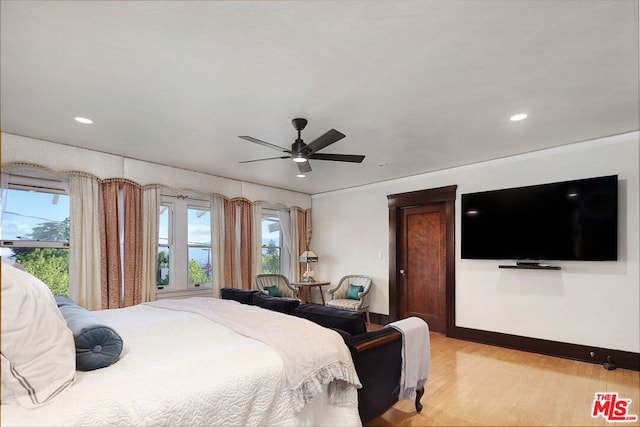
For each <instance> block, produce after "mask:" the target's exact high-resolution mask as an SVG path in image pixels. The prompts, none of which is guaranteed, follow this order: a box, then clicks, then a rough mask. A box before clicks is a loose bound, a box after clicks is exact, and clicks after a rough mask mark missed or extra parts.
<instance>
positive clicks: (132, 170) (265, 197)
mask: <svg viewBox="0 0 640 427" xmlns="http://www.w3.org/2000/svg"><path fill="white" fill-rule="evenodd" d="M1 136H2V163H3V164H6V163H12V162H28V163H34V164H37V165H40V166H45V167H47V168H49V169H52V170H54V171H56V172H66V171H80V172H86V173H90V174H92V175H94V176H97V177H98V178H101V179H107V178H126V179H129V180H131V181H133V182H135V183H137V184H140V185H147V184H160V185H164V186H167V187H170V188H173V189H176V190H190V191H196V192H200V193H204V194H210V193H217V194H222V195H223V196H226V197H229V198H233V197H244V198H246V199H248V200H250V201H258V200H261V201H265V202H268V203H270V204H274V205H276V204H282V205H285V206H298V207H300V208H303V209H309V208H310V207H311V197H310V196H309V195H308V194H303V193H298V192H295V191H289V190H283V189H279V188H274V187H268V186H264V185H258V184H252V183H247V182H243V181H237V180H234V179H229V178H223V177H219V176H215V175H208V174H204V173H199V172H193V171H188V170H185V169H180V168H174V167H171V166H165V165H159V164H155V163H150V162H145V161H142V160H136V159H130V158H127V157H121V156H116V155H113V154H106V153H101V152H98V151H93V150H87V149H84V148H77V147H72V146H69V145H64V144H57V143H53V142H48V141H42V140H39V139H33V138H27V137H23V136H18V135H13V134H9V133H2V134H1Z"/></svg>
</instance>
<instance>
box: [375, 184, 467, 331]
mask: <svg viewBox="0 0 640 427" xmlns="http://www.w3.org/2000/svg"><path fill="white" fill-rule="evenodd" d="M457 188H458V186H457V185H449V186H446V187H439V188H433V189H429V190H418V191H411V192H407V193H398V194H390V195H388V196H387V200H388V205H389V320H390V321H392V322H393V321H396V320H399V319H398V316H399V313H400V304H401V298H400V297H401V293H400V288H399V286H400V285H399V283H400V281H401V279H400V273H399V270H398V263H399V262H400V249H401V248H400V245H399V240H400V235H401V233H402V212H401V211H402V209H405V208H409V207H419V206H424V205H429V204H434V203H444V206H445V218H446V219H445V221H446V228H447V230H446V243H445V248H446V249H445V254H446V257H447V261H446V267H445V268H446V275H447V278H446V285H445V292H446V311H447V313H446V322H445V324H446V326H445V328H446V335H447V336H448V337H455V332H456V313H455V308H456V304H455V302H456V295H455V292H456V276H455V274H456V271H455V270H456V263H455V255H456V253H455V243H456V242H455V201H456V189H457Z"/></svg>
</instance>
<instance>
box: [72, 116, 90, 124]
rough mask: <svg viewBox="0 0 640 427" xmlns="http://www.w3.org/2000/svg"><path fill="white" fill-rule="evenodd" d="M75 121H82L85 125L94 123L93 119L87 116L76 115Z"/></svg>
mask: <svg viewBox="0 0 640 427" xmlns="http://www.w3.org/2000/svg"><path fill="white" fill-rule="evenodd" d="M75 121H76V122H78V123H82V124H83V125H90V124H92V123H93V120H91V119H87V118H86V117H76V118H75Z"/></svg>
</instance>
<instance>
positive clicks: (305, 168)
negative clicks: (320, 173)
mask: <svg viewBox="0 0 640 427" xmlns="http://www.w3.org/2000/svg"><path fill="white" fill-rule="evenodd" d="M298 170H299V171H300V173H307V172H311V165H310V164H309V162H308V161H306V162H300V163H298Z"/></svg>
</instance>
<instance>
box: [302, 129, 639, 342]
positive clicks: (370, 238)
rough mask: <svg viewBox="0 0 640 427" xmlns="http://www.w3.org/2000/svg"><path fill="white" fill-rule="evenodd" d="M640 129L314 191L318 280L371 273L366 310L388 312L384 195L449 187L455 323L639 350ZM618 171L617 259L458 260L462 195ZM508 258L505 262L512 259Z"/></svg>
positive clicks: (386, 230)
mask: <svg viewBox="0 0 640 427" xmlns="http://www.w3.org/2000/svg"><path fill="white" fill-rule="evenodd" d="M639 139H640V133H639V132H633V133H628V134H624V135H617V136H613V137H607V138H602V139H598V140H593V141H587V142H582V143H577V144H571V145H567V146H564V147H560V148H555V149H551V150H544V151H539V152H535V153H529V154H526V155H521V156H514V157H510V158H505V159H500V160H494V161H489V162H484V163H481V164H475V165H470V166H465V167H460V168H454V169H449V170H444V171H438V172H434V173H428V174H423V175H419V176H413V177H410V178H403V179H398V180H393V181H388V182H384V183H379V184H373V185H368V186H362V187H357V188H353V189H349V190H342V191H336V192H330V193H323V194H318V195H314V196H312V204H313V206H312V207H313V240H312V249H313V250H314V251H315V252H316V253H317V254H318V256H319V258H320V262H319V263H318V264H316V265H314V270H315V271H316V277H317V278H319V279H322V280H331V281H332V282H334V283H335V282H337V280H338V279H339V278H340V277H341V276H342V275H344V274H349V273H364V274H369V275H371V276H373V282H374V288H373V290H372V306H371V311H373V312H376V313H381V314H388V313H389V288H388V286H389V281H388V266H389V253H388V251H389V248H388V246H389V218H388V217H389V215H388V206H387V195H389V194H395V193H403V192H407V191H415V190H423V189H429V188H436V187H442V186H447V185H457V186H458V189H457V198H456V325H457V326H460V327H468V328H474V329H480V330H487V331H494V332H502V333H508V334H514V335H520V336H526V337H533V338H543V339H548V340H554V341H561V342H567V343H574V344H583V345H593V346H599V347H604V348H611V349H618V350H625V351H632V352H639V351H640V273H639V270H640V267H639V258H640V255H639V240H640V237H639V233H640V229H639V222H640V215H639V210H640V208H639V204H640V197H639V193H640V186H639V180H640V178H639V163H640V148H639ZM613 174H617V175H618V179H619V197H620V199H619V200H620V201H619V231H618V232H619V243H618V245H619V249H618V256H619V261H616V262H566V261H565V262H554V264H556V265H559V266H561V267H562V270H560V271H547V270H545V271H536V270H504V269H498V264H500V263H501V262H499V261H484V260H483V261H480V260H466V259H465V260H463V259H461V258H460V224H459V218H460V195H461V194H463V193H470V192H476V191H484V190H492V189H499V188H509V187H517V186H523V185H533V184H540V183H547V182H554V181H564V180H571V179H580V178H587V177H595V176H603V175H613ZM511 262H513V261H511Z"/></svg>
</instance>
